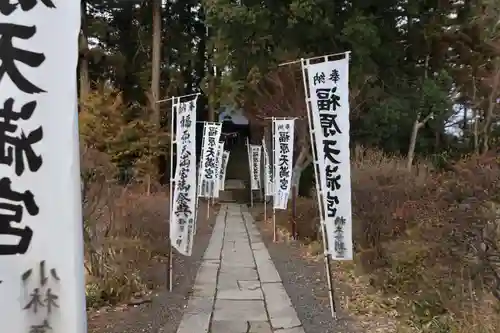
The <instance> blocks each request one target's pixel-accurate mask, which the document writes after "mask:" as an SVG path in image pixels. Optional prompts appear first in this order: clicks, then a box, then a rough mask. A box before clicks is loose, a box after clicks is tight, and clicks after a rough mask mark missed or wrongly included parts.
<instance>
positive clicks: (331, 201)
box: [305, 55, 353, 260]
mask: <svg viewBox="0 0 500 333" xmlns="http://www.w3.org/2000/svg"><path fill="white" fill-rule="evenodd" d="M305 69H306V70H307V79H308V83H309V87H308V88H309V93H310V103H311V109H310V111H311V112H310V113H311V114H310V117H312V119H311V122H312V125H313V131H312V133H313V136H314V145H315V146H316V151H317V163H318V170H319V178H320V179H319V184H317V186H318V185H319V186H320V188H319V192H320V194H321V195H320V197H321V198H320V197H318V200H322V202H320V204H321V203H322V204H323V205H322V207H323V215H324V216H323V219H324V222H325V224H326V229H327V239H328V244H329V252H330V255H331V256H332V258H333V259H334V260H352V258H353V248H352V247H353V245H352V212H351V168H350V154H349V127H350V126H349V83H348V80H349V56H348V55H347V56H346V57H345V58H344V59H341V60H335V61H326V62H322V63H318V64H308V65H307V66H305Z"/></svg>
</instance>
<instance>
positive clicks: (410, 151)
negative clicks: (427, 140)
mask: <svg viewBox="0 0 500 333" xmlns="http://www.w3.org/2000/svg"><path fill="white" fill-rule="evenodd" d="M419 125H420V122H419V117H417V119H415V122H414V123H413V129H412V131H411V138H410V146H409V147H408V160H407V164H406V168H407V169H408V171H410V170H411V167H412V165H413V158H414V156H415V146H416V145H417V135H418V130H419V129H420V126H419Z"/></svg>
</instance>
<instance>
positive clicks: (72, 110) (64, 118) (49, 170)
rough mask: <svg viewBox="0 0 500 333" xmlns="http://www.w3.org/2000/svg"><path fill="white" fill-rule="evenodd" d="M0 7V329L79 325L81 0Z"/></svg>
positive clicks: (77, 330)
mask: <svg viewBox="0 0 500 333" xmlns="http://www.w3.org/2000/svg"><path fill="white" fill-rule="evenodd" d="M0 7H2V9H3V10H2V11H1V13H0V21H1V25H0V36H1V41H0V45H1V46H0V64H1V65H0V67H1V69H0V73H1V74H0V110H1V111H0V112H1V113H0V117H1V124H2V125H1V128H2V133H1V135H2V139H1V140H0V142H1V145H2V146H1V150H0V174H1V175H0V208H1V211H0V294H1V295H2V296H1V298H0V322H1V323H2V329H1V331H2V332H13V333H24V332H26V333H28V332H54V333H61V332H74V333H86V332H87V325H86V314H85V281H84V262H83V235H82V223H83V222H82V207H81V206H82V200H81V180H80V147H79V136H78V104H77V100H78V97H77V86H76V82H77V77H76V67H77V62H78V36H79V33H80V2H79V1H43V2H42V1H29V2H27V3H26V2H21V5H19V3H18V1H16V2H13V1H10V2H9V1H2V5H1V6H0ZM54 41H57V42H56V45H57V46H56V47H54V45H52V44H54Z"/></svg>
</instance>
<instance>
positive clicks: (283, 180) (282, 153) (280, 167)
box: [273, 119, 295, 209]
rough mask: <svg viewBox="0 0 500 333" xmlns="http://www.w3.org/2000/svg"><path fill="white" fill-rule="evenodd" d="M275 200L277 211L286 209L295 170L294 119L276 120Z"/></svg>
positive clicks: (274, 204)
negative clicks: (293, 170)
mask: <svg viewBox="0 0 500 333" xmlns="http://www.w3.org/2000/svg"><path fill="white" fill-rule="evenodd" d="M273 122H274V124H273V125H274V138H273V140H274V159H273V160H274V161H273V164H274V172H273V176H274V200H273V207H274V208H275V209H286V208H287V204H288V197H289V196H290V187H291V182H292V169H293V143H294V129H295V128H294V125H295V121H294V120H293V119H274V120H273Z"/></svg>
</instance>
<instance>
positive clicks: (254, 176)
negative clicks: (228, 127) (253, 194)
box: [249, 145, 261, 191]
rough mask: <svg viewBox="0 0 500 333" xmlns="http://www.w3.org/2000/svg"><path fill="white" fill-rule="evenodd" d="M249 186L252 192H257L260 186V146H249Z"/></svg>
mask: <svg viewBox="0 0 500 333" xmlns="http://www.w3.org/2000/svg"><path fill="white" fill-rule="evenodd" d="M249 147H250V149H249V151H250V186H251V189H252V190H255V191H258V190H260V188H261V186H260V183H261V179H260V163H261V162H260V159H261V147H260V145H250V146H249Z"/></svg>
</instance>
